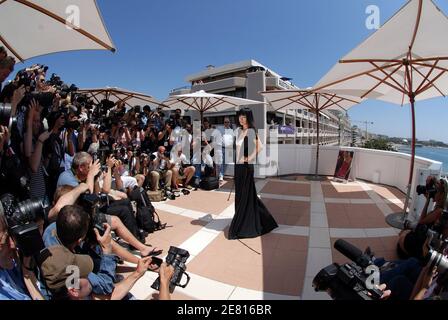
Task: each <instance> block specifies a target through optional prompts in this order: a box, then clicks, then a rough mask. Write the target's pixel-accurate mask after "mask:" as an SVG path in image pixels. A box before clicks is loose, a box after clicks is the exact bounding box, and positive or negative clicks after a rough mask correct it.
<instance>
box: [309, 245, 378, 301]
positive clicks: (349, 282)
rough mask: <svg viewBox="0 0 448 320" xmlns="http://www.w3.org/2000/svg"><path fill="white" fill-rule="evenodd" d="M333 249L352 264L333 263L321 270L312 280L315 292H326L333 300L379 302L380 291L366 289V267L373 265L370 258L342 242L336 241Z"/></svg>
mask: <svg viewBox="0 0 448 320" xmlns="http://www.w3.org/2000/svg"><path fill="white" fill-rule="evenodd" d="M334 247H335V249H336V250H338V251H339V252H341V253H342V254H343V255H344V256H346V257H347V258H349V259H350V260H352V263H346V264H343V265H339V264H337V263H333V264H332V265H329V266H328V267H326V268H324V269H322V270H321V271H320V272H319V273H318V274H317V275H316V277H315V278H314V280H313V287H314V289H315V290H316V291H326V292H327V293H328V294H329V295H330V296H331V298H332V299H333V300H379V299H380V298H381V297H382V295H383V293H382V291H381V290H380V289H376V288H373V289H369V288H367V282H368V281H367V280H368V276H369V274H367V273H366V271H365V270H366V269H367V267H369V266H371V265H373V261H372V257H371V256H369V255H367V254H366V253H363V252H362V251H361V250H360V249H358V248H356V247H355V246H353V245H351V244H350V243H348V242H346V241H344V240H341V239H340V240H338V241H336V243H335V245H334Z"/></svg>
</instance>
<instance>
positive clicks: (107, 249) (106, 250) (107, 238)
mask: <svg viewBox="0 0 448 320" xmlns="http://www.w3.org/2000/svg"><path fill="white" fill-rule="evenodd" d="M103 228H105V229H106V230H105V231H104V235H103V236H101V235H100V233H99V232H98V230H97V229H96V228H95V229H93V231H94V232H95V236H96V240H97V241H98V244H99V245H100V246H101V250H103V254H107V255H110V254H112V235H111V229H110V225H108V224H107V223H105V224H103Z"/></svg>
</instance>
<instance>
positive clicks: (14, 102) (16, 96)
mask: <svg viewBox="0 0 448 320" xmlns="http://www.w3.org/2000/svg"><path fill="white" fill-rule="evenodd" d="M24 96H25V86H24V85H21V86H20V87H19V88H17V89H16V90H14V93H13V95H12V99H11V108H12V111H11V115H12V116H15V115H16V111H17V106H18V104H19V103H20V101H22V99H23V97H24Z"/></svg>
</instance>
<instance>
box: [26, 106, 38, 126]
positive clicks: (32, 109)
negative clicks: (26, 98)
mask: <svg viewBox="0 0 448 320" xmlns="http://www.w3.org/2000/svg"><path fill="white" fill-rule="evenodd" d="M37 114H39V102H37V100H36V99H33V100H31V102H30V105H29V109H28V116H27V117H26V123H27V130H32V127H33V121H34V117H35V116H36V115H37Z"/></svg>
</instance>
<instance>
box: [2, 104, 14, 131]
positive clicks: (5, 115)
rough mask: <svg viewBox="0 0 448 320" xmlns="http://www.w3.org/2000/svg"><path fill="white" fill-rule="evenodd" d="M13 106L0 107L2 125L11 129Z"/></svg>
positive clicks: (3, 105)
mask: <svg viewBox="0 0 448 320" xmlns="http://www.w3.org/2000/svg"><path fill="white" fill-rule="evenodd" d="M11 111H12V108H11V105H10V104H2V105H0V125H2V126H5V127H9V125H10V123H11Z"/></svg>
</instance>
